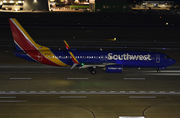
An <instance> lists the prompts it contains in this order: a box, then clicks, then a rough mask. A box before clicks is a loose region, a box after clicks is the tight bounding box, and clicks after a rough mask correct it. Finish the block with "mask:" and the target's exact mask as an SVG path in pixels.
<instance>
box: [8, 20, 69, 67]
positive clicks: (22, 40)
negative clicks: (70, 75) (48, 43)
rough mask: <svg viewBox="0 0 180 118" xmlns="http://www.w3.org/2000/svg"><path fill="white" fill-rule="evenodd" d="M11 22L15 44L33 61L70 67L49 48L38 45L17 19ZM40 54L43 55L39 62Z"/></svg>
mask: <svg viewBox="0 0 180 118" xmlns="http://www.w3.org/2000/svg"><path fill="white" fill-rule="evenodd" d="M9 22H10V26H11V30H12V34H13V38H14V42H15V43H16V44H17V45H18V46H19V47H20V49H22V50H23V51H24V52H26V53H28V55H29V56H30V57H31V58H33V60H36V61H38V62H40V63H44V64H49V65H56V66H69V65H67V64H65V63H63V62H62V61H60V60H59V59H58V58H57V57H56V56H55V55H54V54H53V53H52V51H51V50H50V49H49V48H47V47H45V46H41V45H39V44H37V43H36V42H35V41H34V40H33V39H32V38H31V37H30V35H29V34H28V33H27V32H26V31H25V29H24V28H23V27H22V26H21V25H20V24H19V22H18V21H17V20H16V19H15V18H10V19H9ZM47 53H48V55H46V54H47ZM39 54H41V55H42V60H41V61H39V60H38V58H39V57H38V55H39ZM52 57H53V58H52Z"/></svg>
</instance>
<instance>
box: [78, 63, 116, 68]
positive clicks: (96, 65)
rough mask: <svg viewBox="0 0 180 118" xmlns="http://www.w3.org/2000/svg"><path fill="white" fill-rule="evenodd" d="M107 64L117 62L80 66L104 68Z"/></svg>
mask: <svg viewBox="0 0 180 118" xmlns="http://www.w3.org/2000/svg"><path fill="white" fill-rule="evenodd" d="M107 65H116V63H102V64H84V65H83V66H81V67H79V69H81V68H91V67H92V68H104V67H105V66H107Z"/></svg>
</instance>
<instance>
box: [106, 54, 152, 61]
mask: <svg viewBox="0 0 180 118" xmlns="http://www.w3.org/2000/svg"><path fill="white" fill-rule="evenodd" d="M108 60H141V61H142V60H151V55H150V54H147V55H130V54H128V53H127V54H122V55H117V54H113V53H108Z"/></svg>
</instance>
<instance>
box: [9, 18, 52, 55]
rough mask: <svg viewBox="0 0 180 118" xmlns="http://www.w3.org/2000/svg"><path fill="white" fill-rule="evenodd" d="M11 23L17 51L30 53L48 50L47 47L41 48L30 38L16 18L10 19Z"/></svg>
mask: <svg viewBox="0 0 180 118" xmlns="http://www.w3.org/2000/svg"><path fill="white" fill-rule="evenodd" d="M9 23H10V26H11V31H12V35H13V38H14V42H15V45H16V50H18V51H25V52H26V51H28V50H47V49H48V48H47V47H45V46H41V45H39V44H37V43H35V41H34V40H33V39H32V38H31V37H30V36H29V34H28V33H27V32H26V31H25V29H24V28H23V27H22V26H21V25H20V24H19V22H18V21H17V20H16V19H15V18H9Z"/></svg>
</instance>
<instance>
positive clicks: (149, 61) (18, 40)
mask: <svg viewBox="0 0 180 118" xmlns="http://www.w3.org/2000/svg"><path fill="white" fill-rule="evenodd" d="M9 23H10V27H11V31H12V35H13V39H14V43H15V46H16V51H15V55H16V56H18V57H21V58H24V59H26V60H28V61H34V62H39V63H42V64H47V65H53V66H67V67H70V68H71V69H73V68H74V67H79V68H89V70H90V72H91V74H96V68H104V69H105V72H106V73H121V72H122V71H123V68H124V67H131V68H141V67H144V68H157V72H160V70H161V69H166V67H167V66H170V65H173V64H175V63H176V61H175V60H174V59H172V58H170V57H169V56H168V55H165V54H162V53H157V52H148V51H102V50H98V51H90V50H89V51H85V50H75V49H71V48H70V46H69V45H68V43H67V42H66V41H65V40H64V43H65V46H66V50H53V49H50V48H48V47H45V46H42V45H39V44H37V43H36V42H35V41H34V40H33V39H32V38H31V37H30V35H29V34H28V33H27V32H26V31H25V29H24V28H23V27H22V26H21V25H20V23H19V22H18V21H17V20H16V19H15V18H9Z"/></svg>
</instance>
